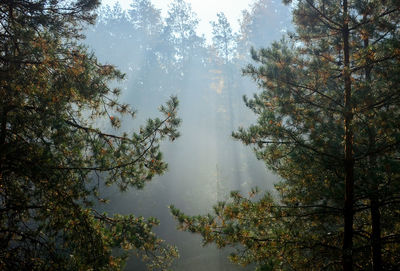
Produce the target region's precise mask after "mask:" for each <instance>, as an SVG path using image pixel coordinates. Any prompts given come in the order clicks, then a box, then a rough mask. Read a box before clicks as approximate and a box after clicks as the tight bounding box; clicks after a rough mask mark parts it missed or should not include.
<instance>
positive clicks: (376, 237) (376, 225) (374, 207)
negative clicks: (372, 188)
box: [371, 197, 382, 271]
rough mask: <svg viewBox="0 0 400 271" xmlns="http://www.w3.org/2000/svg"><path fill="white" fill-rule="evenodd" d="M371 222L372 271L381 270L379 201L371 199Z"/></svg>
mask: <svg viewBox="0 0 400 271" xmlns="http://www.w3.org/2000/svg"><path fill="white" fill-rule="evenodd" d="M371 220H372V236H371V239H372V240H371V241H372V242H371V246H372V270H373V271H381V270H382V256H381V252H382V243H381V213H380V211H379V200H378V199H377V198H375V197H373V198H372V199H371Z"/></svg>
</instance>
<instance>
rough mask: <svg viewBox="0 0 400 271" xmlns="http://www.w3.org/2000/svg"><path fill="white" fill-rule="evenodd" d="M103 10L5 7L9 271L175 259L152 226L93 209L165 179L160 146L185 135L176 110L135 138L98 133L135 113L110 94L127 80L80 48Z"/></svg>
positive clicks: (1, 203) (1, 219)
mask: <svg viewBox="0 0 400 271" xmlns="http://www.w3.org/2000/svg"><path fill="white" fill-rule="evenodd" d="M98 4H99V3H98V2H97V1H93V0H87V1H86V0H82V1H77V2H71V1H40V2H37V1H8V2H4V1H3V2H1V4H0V6H1V8H0V13H1V17H0V18H1V19H0V20H1V27H0V33H1V36H2V38H1V41H0V47H1V54H0V97H1V103H0V114H1V118H0V269H2V270H89V269H93V270H94V269H95V270H118V269H120V268H122V266H123V262H124V259H125V258H126V257H127V255H129V254H130V253H132V252H135V253H137V254H138V255H141V256H143V257H144V258H148V259H150V261H149V267H150V268H162V267H164V266H166V265H168V263H169V262H170V260H171V259H172V258H173V257H176V256H177V255H176V253H177V252H176V250H175V249H174V248H173V247H170V246H167V245H165V244H164V243H163V241H162V240H160V239H158V238H157V237H156V236H155V234H154V233H153V232H152V228H153V227H154V226H156V225H157V224H158V221H157V220H156V219H154V218H149V219H144V218H143V217H135V216H133V215H115V216H108V215H107V214H105V213H99V212H98V211H96V208H94V206H95V205H98V204H101V202H104V201H105V199H103V198H102V197H101V193H100V192H101V191H100V190H101V187H103V186H104V185H116V186H118V187H119V188H120V189H121V190H126V189H128V188H129V187H133V188H138V189H140V188H142V187H143V186H144V185H145V183H146V182H148V181H149V180H151V179H152V177H153V176H155V175H156V174H161V173H163V172H164V171H165V169H166V166H167V165H166V163H165V162H164V161H163V160H162V155H161V153H160V151H159V143H160V141H161V140H163V139H165V138H170V139H172V140H173V139H174V138H176V137H177V136H178V132H177V130H176V129H177V126H178V124H179V119H177V117H176V113H177V112H176V109H177V105H178V101H177V100H176V98H172V99H171V100H170V101H169V102H168V103H167V105H166V106H163V107H161V112H162V115H163V117H162V119H159V118H156V119H153V120H149V121H148V123H147V124H146V125H145V126H144V127H142V128H141V129H140V130H139V131H138V132H132V133H131V135H128V133H118V132H117V131H116V132H115V133H112V132H108V131H105V129H100V127H101V126H104V125H107V126H109V127H110V129H109V130H110V131H111V130H112V129H117V128H119V126H120V120H119V118H120V117H119V116H126V117H128V116H133V114H134V112H133V111H132V110H130V109H129V106H128V105H125V104H121V103H119V102H118V95H119V90H118V89H112V88H110V87H109V86H108V83H109V82H110V80H120V79H122V78H123V74H121V73H120V72H119V71H118V70H117V69H116V68H115V67H113V66H111V65H102V64H100V63H99V62H98V61H97V59H96V58H95V56H94V55H93V54H91V53H88V52H87V50H86V49H85V48H84V47H82V46H80V45H78V41H79V38H80V37H81V34H80V30H81V29H80V26H81V25H84V24H85V23H93V22H94V19H95V12H94V10H95V8H96V7H97V6H98ZM114 249H118V250H114ZM149 255H152V256H150V257H149Z"/></svg>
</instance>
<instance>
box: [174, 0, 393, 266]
mask: <svg viewBox="0 0 400 271" xmlns="http://www.w3.org/2000/svg"><path fill="white" fill-rule="evenodd" d="M286 2H290V1H286ZM399 15H400V5H399V3H398V1H384V2H382V1H362V0H358V1H347V0H344V1H342V2H340V3H338V2H332V1H324V0H320V1H316V0H315V1H312V0H302V1H298V2H296V3H295V7H294V10H293V16H294V23H295V26H296V33H293V34H290V36H291V40H289V41H285V40H282V41H280V42H276V43H274V44H273V45H272V46H271V47H269V48H267V49H261V50H259V51H255V50H253V51H252V56H253V59H254V60H255V61H256V62H257V64H258V65H257V66H254V65H249V66H248V67H247V68H246V69H245V70H244V73H245V74H247V75H250V76H252V78H253V79H254V80H255V81H256V82H258V85H259V87H260V88H261V90H262V91H261V93H260V94H257V95H255V96H254V98H253V99H250V100H248V99H246V100H245V101H246V104H247V106H248V107H249V108H251V109H252V110H253V112H254V113H255V114H256V115H257V116H258V120H257V123H256V124H254V125H252V126H250V127H249V128H247V129H244V128H241V129H239V131H238V132H236V133H234V137H236V138H238V139H240V140H241V141H243V142H244V143H245V144H250V145H252V146H254V149H255V151H256V154H257V157H258V158H259V159H262V160H264V161H265V162H266V165H267V166H268V167H269V168H270V169H271V170H273V171H274V172H275V173H277V174H278V175H279V176H280V177H281V178H282V181H281V182H280V183H278V184H277V185H276V189H277V191H278V193H279V198H277V199H274V197H273V196H272V195H270V194H267V195H266V196H265V197H263V198H262V199H261V200H258V201H252V200H250V199H246V198H244V197H243V196H241V195H239V194H237V193H234V194H233V199H232V202H231V203H228V204H226V203H221V204H219V205H218V206H216V207H215V215H214V216H212V215H209V216H206V217H187V216H185V215H184V214H182V213H181V212H180V211H179V210H177V209H173V214H174V215H175V216H176V217H177V219H178V220H179V222H180V225H181V227H182V228H183V229H186V230H190V231H193V232H198V233H201V234H202V235H203V238H204V240H205V242H216V243H217V244H218V245H220V246H225V245H229V244H241V245H242V246H243V248H244V253H241V254H237V255H235V256H233V259H234V260H235V261H238V262H241V263H245V264H247V263H250V262H258V263H259V265H260V266H262V267H263V268H269V267H271V266H272V267H273V268H274V269H284V270H287V269H289V270H291V269H302V270H309V269H310V268H312V269H313V270H323V269H328V270H340V269H342V270H354V269H357V270H368V269H373V270H391V269H395V266H398V264H399V262H400V259H399V257H398V256H395V255H396V254H397V252H398V250H399V241H400V240H399V239H398V236H399V225H400V224H399V220H398V215H397V214H396V213H398V209H399V196H400V195H399V193H398V189H397V187H398V186H399V182H400V179H399V174H398V169H399V165H400V164H399V160H398V154H399V146H400V137H399V136H400V130H399V128H398V123H399V122H398V121H399V116H400V115H399V113H400V111H399V108H400V107H399V105H400V104H399V102H400V99H399V98H400V97H399V84H398V76H397V74H398V70H399V67H400V65H399V52H400V51H399V48H400V43H399V42H400V39H399V38H400V37H399V34H400V33H399V20H400V16H399ZM395 210H396V211H395ZM389 221H390V222H389ZM272 267H271V268H272Z"/></svg>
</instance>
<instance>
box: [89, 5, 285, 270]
mask: <svg viewBox="0 0 400 271" xmlns="http://www.w3.org/2000/svg"><path fill="white" fill-rule="evenodd" d="M132 3H133V4H132V6H131V8H130V9H128V10H124V9H122V8H121V7H120V6H119V5H118V4H117V5H115V6H112V7H110V6H103V7H102V8H101V10H100V14H99V17H98V20H97V23H96V25H94V26H91V27H89V28H88V29H87V30H86V33H85V35H86V40H85V44H86V46H88V47H89V48H90V49H91V50H93V52H94V53H95V55H96V56H97V57H98V58H99V60H100V61H101V62H103V63H107V64H112V65H115V66H117V67H118V68H119V69H120V70H121V71H122V72H124V73H125V74H126V78H125V80H124V81H122V82H114V83H113V84H114V85H115V86H118V87H119V88H121V89H122V94H121V101H122V102H123V103H128V104H130V105H131V106H132V108H134V109H135V110H137V112H138V113H137V117H136V119H135V121H134V122H133V123H132V122H127V121H124V122H123V127H122V129H123V130H131V129H133V128H137V127H139V125H140V124H143V123H144V122H145V120H146V119H147V118H149V117H154V116H158V111H157V108H158V107H159V106H160V105H161V104H163V103H164V102H166V101H167V100H168V97H170V96H171V95H176V96H177V97H178V99H179V101H180V107H179V117H180V118H181V119H182V125H181V126H180V133H181V136H180V137H179V138H177V139H176V140H175V141H173V142H165V143H164V144H163V146H162V151H163V155H164V160H165V161H167V162H168V164H169V167H168V171H167V173H166V174H164V175H163V176H157V177H156V178H154V179H153V180H152V181H151V182H149V183H148V184H147V185H146V186H145V188H144V189H143V190H139V191H138V190H134V189H130V190H128V191H127V192H124V193H122V194H121V193H120V192H119V191H118V190H117V189H104V191H103V193H104V195H105V196H106V197H108V198H109V199H110V204H109V205H104V206H102V207H101V208H102V209H104V211H107V212H110V213H122V214H128V213H133V214H135V215H136V216H144V217H150V216H153V217H156V218H158V219H159V220H160V226H158V227H157V228H156V229H155V231H156V232H157V234H159V236H160V237H161V238H162V239H165V240H166V241H167V242H168V243H169V244H174V245H176V246H177V247H178V249H179V253H180V255H181V256H180V258H179V259H177V260H176V261H175V264H174V266H173V270H193V271H196V270H208V271H213V270H249V269H251V267H247V269H246V268H243V267H237V266H234V265H232V264H231V263H229V260H228V259H227V256H228V255H229V251H230V249H234V248H227V249H225V250H219V249H217V248H215V247H214V246H210V245H209V246H205V247H203V246H202V243H201V237H200V236H198V235H193V234H189V233H186V232H180V231H178V230H177V229H176V222H175V221H174V220H173V218H172V216H171V215H170V212H169V209H168V206H169V205H171V204H173V205H175V206H176V207H178V208H180V209H181V210H182V211H184V212H186V213H187V214H191V215H195V214H196V215H197V214H206V213H207V212H209V211H211V208H212V206H213V205H214V204H215V203H216V202H218V201H222V200H226V199H228V197H229V193H230V191H232V190H239V191H241V192H243V193H245V194H246V193H248V191H250V189H251V188H252V187H254V186H258V187H259V188H260V189H261V190H267V189H273V183H274V182H276V181H277V178H276V177H275V176H273V175H272V174H271V173H270V172H268V170H267V169H266V167H265V165H264V164H263V162H262V161H258V160H257V159H256V158H255V155H254V153H253V152H252V150H251V148H250V147H248V146H244V145H243V144H242V143H241V142H239V141H236V140H234V139H233V138H232V136H231V133H232V131H235V130H236V129H237V128H238V127H240V126H243V127H247V126H249V125H250V124H251V123H253V122H254V121H255V117H254V116H253V114H252V112H250V110H249V109H247V108H246V107H245V105H244V102H243V100H242V96H243V95H247V96H252V95H253V93H255V92H257V91H258V90H257V87H256V84H255V83H254V82H252V80H250V79H249V78H246V77H243V76H242V75H241V69H242V68H243V67H245V66H246V65H247V64H248V63H251V58H250V56H249V51H250V48H251V47H252V46H253V47H255V48H260V47H266V46H268V44H270V43H271V42H272V41H273V40H278V39H280V38H281V37H282V35H283V34H284V33H285V31H287V30H288V29H289V28H290V21H291V19H290V15H289V14H290V12H289V10H288V8H287V7H285V6H283V5H282V4H280V1H272V0H259V1H255V2H254V3H253V4H252V5H251V6H249V7H248V9H247V10H246V11H244V12H243V15H242V18H241V19H240V32H239V33H233V32H232V30H231V28H230V24H229V22H228V21H224V20H223V19H224V16H223V15H222V14H221V15H220V16H219V18H220V21H219V22H218V21H217V22H215V24H214V26H213V29H214V31H213V32H214V33H209V36H210V37H211V38H210V40H211V41H212V42H206V41H205V38H204V37H202V36H199V35H198V34H197V32H196V28H197V26H198V20H199V18H197V17H195V14H194V13H193V12H192V10H191V7H190V5H188V4H187V3H186V2H184V1H181V0H175V1H173V2H172V5H171V6H170V10H168V11H167V12H165V11H164V12H162V13H161V12H160V11H159V10H157V9H155V8H154V6H153V5H152V4H151V2H150V1H146V0H137V1H134V2H132ZM210 8H211V7H210ZM217 12H218V10H216V11H215V13H217ZM161 14H166V17H161ZM126 270H145V269H144V265H143V264H141V263H140V261H138V260H137V259H135V258H132V259H131V260H129V262H128V265H127V267H126Z"/></svg>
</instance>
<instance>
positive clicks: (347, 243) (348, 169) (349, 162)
mask: <svg viewBox="0 0 400 271" xmlns="http://www.w3.org/2000/svg"><path fill="white" fill-rule="evenodd" d="M347 5H348V4H347V0H343V18H344V24H343V29H342V32H343V53H344V69H343V77H344V107H345V112H344V126H345V127H344V129H345V138H344V141H345V147H344V151H345V158H344V170H345V197H344V210H343V216H344V236H343V247H342V264H343V270H344V271H352V270H353V219H354V217H353V216H354V211H353V200H354V158H353V129H352V120H353V112H352V111H353V106H352V102H351V73H350V48H349V25H348V22H349V16H348V6H347Z"/></svg>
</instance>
